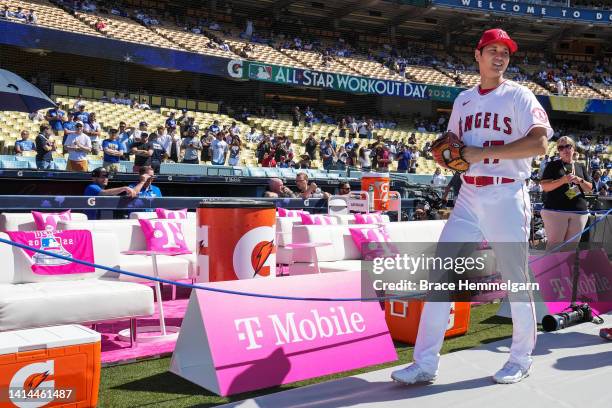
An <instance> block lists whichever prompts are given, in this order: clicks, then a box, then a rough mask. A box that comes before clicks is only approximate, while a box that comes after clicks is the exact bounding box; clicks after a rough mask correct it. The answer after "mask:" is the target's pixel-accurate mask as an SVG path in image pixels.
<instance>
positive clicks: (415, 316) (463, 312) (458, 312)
mask: <svg viewBox="0 0 612 408" xmlns="http://www.w3.org/2000/svg"><path fill="white" fill-rule="evenodd" d="M424 306H425V302H423V301H422V300H411V301H405V300H390V301H387V302H385V319H386V321H387V326H388V327H389V332H390V333H391V338H392V339H393V340H397V341H401V342H403V343H408V344H412V345H414V343H415V342H416V338H417V334H418V332H419V322H420V321H421V313H422V312H423V307H424ZM470 306H471V304H470V302H452V303H451V314H450V316H449V319H448V326H447V329H446V333H444V338H447V337H455V336H461V335H463V334H465V333H466V332H467V330H468V327H469V325H470Z"/></svg>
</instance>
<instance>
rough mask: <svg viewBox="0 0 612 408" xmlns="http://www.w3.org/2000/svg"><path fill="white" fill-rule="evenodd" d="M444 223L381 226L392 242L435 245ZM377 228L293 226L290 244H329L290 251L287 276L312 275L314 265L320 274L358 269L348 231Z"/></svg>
mask: <svg viewBox="0 0 612 408" xmlns="http://www.w3.org/2000/svg"><path fill="white" fill-rule="evenodd" d="M445 223H446V221H445V220H440V221H437V220H436V221H404V222H391V223H387V224H384V225H385V228H386V230H387V233H388V234H389V237H390V239H391V241H392V242H437V241H438V239H439V238H440V234H441V233H442V229H443V228H444V224H445ZM376 227H379V225H375V224H362V225H296V226H295V227H294V228H293V242H295V243H300V242H306V243H312V242H330V243H331V245H327V246H321V247H317V248H307V249H294V250H293V254H292V255H293V263H292V264H291V266H290V267H289V274H290V275H302V274H308V273H314V272H315V270H316V268H315V262H318V265H319V270H320V272H321V273H325V272H340V271H356V270H360V269H361V252H360V251H359V248H357V246H356V245H355V242H354V241H353V238H352V237H351V233H350V231H349V229H350V228H376Z"/></svg>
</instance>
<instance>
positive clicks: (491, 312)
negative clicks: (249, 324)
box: [98, 304, 512, 408]
mask: <svg viewBox="0 0 612 408" xmlns="http://www.w3.org/2000/svg"><path fill="white" fill-rule="evenodd" d="M498 307H499V305H498V304H489V305H483V306H477V307H474V308H472V314H471V323H470V329H469V331H468V333H467V334H466V335H465V336H461V337H456V338H453V339H448V340H446V341H445V342H444V347H443V348H442V353H443V354H445V353H452V352H454V351H459V350H464V349H469V348H472V347H476V346H478V345H480V344H485V343H490V342H493V341H497V340H501V339H504V338H507V337H510V336H511V335H512V325H511V323H510V320H509V319H505V318H500V317H496V316H495V313H496V312H497V309H498ZM395 347H396V349H397V354H398V358H399V361H397V362H394V363H388V364H383V365H377V366H373V367H367V368H364V369H360V370H353V371H349V372H345V373H341V374H334V375H328V376H325V377H319V378H314V379H311V380H307V381H300V382H297V383H293V384H288V385H284V386H281V387H274V388H268V389H265V390H260V391H257V392H251V393H245V394H240V395H235V396H232V397H230V398H223V397H218V396H216V395H214V394H212V393H211V392H209V391H206V390H205V389H203V388H200V387H198V386H196V385H194V384H192V383H190V382H188V381H186V380H183V379H182V378H180V377H177V376H176V375H174V374H172V373H170V372H168V367H169V365H170V359H169V358H162V359H158V360H150V361H144V362H139V363H134V364H127V365H122V366H115V367H108V368H104V369H102V379H101V384H100V397H99V400H98V403H99V406H100V407H168V408H170V407H172V408H179V407H211V406H215V405H218V404H224V403H227V402H231V401H239V400H243V399H245V398H249V397H254V396H259V395H265V394H271V393H275V392H279V391H283V390H288V389H292V388H297V387H302V386H304V385H309V384H315V383H319V382H323V381H328V380H332V379H336V378H342V377H347V376H351V375H355V374H360V373H365V372H368V371H374V370H379V369H381V368H385V367H390V366H393V365H397V364H404V363H406V362H407V361H410V360H411V359H412V350H413V348H412V347H411V346H408V345H405V344H402V343H396V344H395Z"/></svg>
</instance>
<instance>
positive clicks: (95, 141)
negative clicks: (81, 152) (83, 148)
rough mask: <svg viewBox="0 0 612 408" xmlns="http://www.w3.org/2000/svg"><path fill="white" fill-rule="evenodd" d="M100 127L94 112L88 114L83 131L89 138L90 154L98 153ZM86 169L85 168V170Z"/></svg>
mask: <svg viewBox="0 0 612 408" xmlns="http://www.w3.org/2000/svg"><path fill="white" fill-rule="evenodd" d="M101 130H102V128H101V127H100V124H99V123H98V121H97V120H96V114H95V112H92V113H90V114H89V121H88V122H87V123H85V128H84V132H85V134H86V135H87V136H89V138H90V139H91V154H93V155H96V156H97V155H98V153H100V134H101ZM85 171H87V170H85Z"/></svg>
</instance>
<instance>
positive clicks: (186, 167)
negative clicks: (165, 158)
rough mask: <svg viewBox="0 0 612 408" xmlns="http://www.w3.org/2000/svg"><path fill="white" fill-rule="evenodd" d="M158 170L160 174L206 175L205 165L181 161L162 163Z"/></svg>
mask: <svg viewBox="0 0 612 408" xmlns="http://www.w3.org/2000/svg"><path fill="white" fill-rule="evenodd" d="M159 172H160V173H161V174H180V175H185V176H206V166H198V165H197V164H183V163H162V164H161V166H160V168H159Z"/></svg>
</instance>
